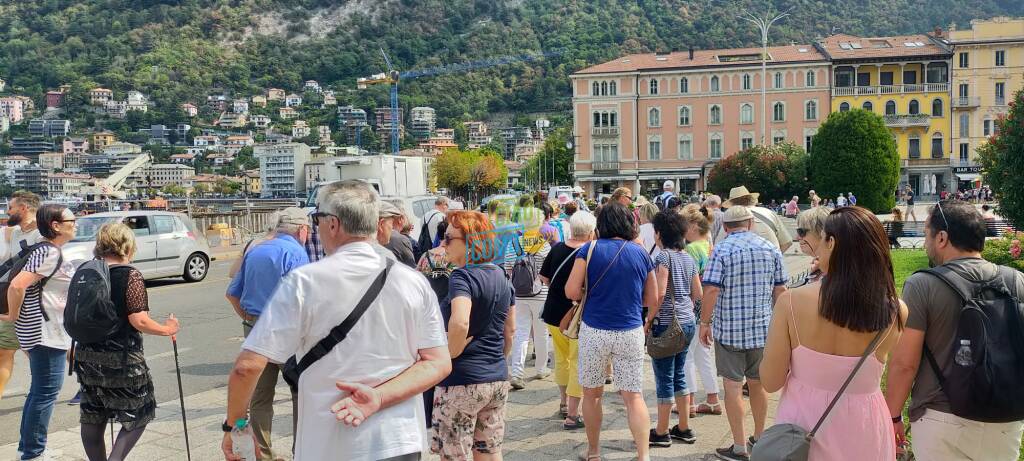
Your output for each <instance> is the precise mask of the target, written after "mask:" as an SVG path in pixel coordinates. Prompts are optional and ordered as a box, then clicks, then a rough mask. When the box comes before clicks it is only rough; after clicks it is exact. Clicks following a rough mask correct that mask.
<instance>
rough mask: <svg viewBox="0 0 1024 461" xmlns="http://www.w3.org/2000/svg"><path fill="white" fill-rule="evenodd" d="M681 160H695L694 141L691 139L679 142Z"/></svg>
mask: <svg viewBox="0 0 1024 461" xmlns="http://www.w3.org/2000/svg"><path fill="white" fill-rule="evenodd" d="M679 160H693V141H692V140H690V139H680V140H679Z"/></svg>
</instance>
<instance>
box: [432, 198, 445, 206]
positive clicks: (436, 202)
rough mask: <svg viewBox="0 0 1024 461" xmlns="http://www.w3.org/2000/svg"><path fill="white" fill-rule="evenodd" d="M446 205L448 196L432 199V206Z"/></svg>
mask: <svg viewBox="0 0 1024 461" xmlns="http://www.w3.org/2000/svg"><path fill="white" fill-rule="evenodd" d="M441 205H448V197H438V198H437V200H434V206H441Z"/></svg>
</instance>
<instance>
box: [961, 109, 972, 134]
mask: <svg viewBox="0 0 1024 461" xmlns="http://www.w3.org/2000/svg"><path fill="white" fill-rule="evenodd" d="M970 136H971V116H970V115H968V114H960V137H961V138H967V137H970Z"/></svg>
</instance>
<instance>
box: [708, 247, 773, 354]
mask: <svg viewBox="0 0 1024 461" xmlns="http://www.w3.org/2000/svg"><path fill="white" fill-rule="evenodd" d="M786 280H787V277H786V269H785V267H784V266H783V264H782V252H780V251H779V249H778V248H775V246H774V245H772V244H771V243H769V242H768V241H767V240H765V239H763V238H761V237H759V236H758V235H757V234H755V233H753V232H733V233H732V234H729V236H728V237H726V238H725V240H722V242H721V243H719V244H718V245H716V246H715V248H714V250H713V251H712V252H711V260H710V261H708V265H707V268H706V269H704V284H705V285H712V286H716V287H718V288H719V289H721V291H720V292H719V294H718V302H717V303H716V304H715V312H714V319H713V323H712V334H713V335H714V338H715V340H716V341H718V342H720V343H722V344H724V345H726V346H730V347H735V348H740V349H755V348H759V347H764V342H765V337H766V336H767V335H768V323H769V322H771V318H772V303H773V300H772V290H773V289H774V287H776V286H780V285H785V284H786Z"/></svg>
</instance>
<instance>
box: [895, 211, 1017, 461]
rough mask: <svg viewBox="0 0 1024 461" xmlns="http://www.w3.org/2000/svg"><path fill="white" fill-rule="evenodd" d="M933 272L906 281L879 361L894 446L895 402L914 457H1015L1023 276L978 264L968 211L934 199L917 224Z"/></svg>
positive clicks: (979, 238) (899, 431) (976, 225)
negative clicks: (898, 330) (901, 313)
mask: <svg viewBox="0 0 1024 461" xmlns="http://www.w3.org/2000/svg"><path fill="white" fill-rule="evenodd" d="M924 245H925V251H926V252H927V253H928V259H929V261H930V262H931V264H932V266H933V268H932V269H927V270H923V271H919V272H918V273H916V274H914V275H912V276H910V278H908V279H907V281H906V283H905V284H904V286H903V300H904V302H906V304H907V307H908V308H909V309H910V314H909V316H908V317H907V325H906V328H905V329H904V331H903V336H902V338H901V339H900V342H899V345H897V347H896V349H894V350H893V352H892V356H891V358H890V360H889V372H888V381H887V386H886V392H885V395H886V401H887V403H888V405H889V411H890V414H891V415H892V417H893V418H892V420H893V425H894V426H895V432H896V438H897V442H898V443H899V442H903V441H905V439H906V437H905V433H906V432H905V427H904V421H903V418H902V411H903V406H904V403H905V402H906V400H907V397H908V395H909V396H910V397H911V405H910V422H911V423H912V426H913V433H914V436H913V451H914V455H915V457H916V458H917V459H921V460H929V461H933V460H935V461H945V460H976V461H980V460H1010V461H1012V460H1016V459H1017V458H1018V456H1019V452H1020V441H1021V434H1022V432H1024V399H1022V398H1020V392H1019V391H1020V386H1021V383H1022V382H1024V337H1022V328H1024V304H1022V303H1021V299H1022V296H1024V274H1022V273H1020V272H1018V271H1016V270H1013V269H1011V268H1007V267H1003V266H997V265H995V264H992V263H990V262H988V261H985V260H984V259H982V258H981V251H982V249H983V248H984V246H985V222H984V219H983V218H982V216H981V214H980V213H978V210H977V209H975V208H974V206H973V205H971V204H969V203H966V202H962V201H951V202H950V201H947V202H940V203H938V204H936V205H935V206H933V207H932V210H931V213H930V215H929V216H928V218H927V220H926V221H925V241H924Z"/></svg>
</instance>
